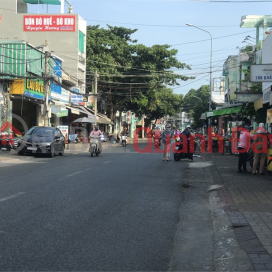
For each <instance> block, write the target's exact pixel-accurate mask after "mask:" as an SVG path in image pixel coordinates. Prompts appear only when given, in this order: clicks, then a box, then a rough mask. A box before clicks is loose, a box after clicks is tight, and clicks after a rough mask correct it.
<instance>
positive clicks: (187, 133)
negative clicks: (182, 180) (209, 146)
mask: <svg viewBox="0 0 272 272" xmlns="http://www.w3.org/2000/svg"><path fill="white" fill-rule="evenodd" d="M182 134H184V135H185V136H186V138H187V155H188V160H189V162H192V161H193V153H190V136H191V126H190V125H188V126H187V127H186V129H185V130H184V131H183V132H182Z"/></svg>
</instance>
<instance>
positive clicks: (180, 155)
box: [174, 138, 197, 161]
mask: <svg viewBox="0 0 272 272" xmlns="http://www.w3.org/2000/svg"><path fill="white" fill-rule="evenodd" d="M176 142H180V143H181V144H179V145H176V150H177V151H179V150H182V142H181V141H180V139H179V138H178V139H176ZM196 146H197V141H196V140H195V139H194V151H195V149H196ZM181 159H188V153H187V152H186V153H175V152H174V160H175V161H179V160H181Z"/></svg>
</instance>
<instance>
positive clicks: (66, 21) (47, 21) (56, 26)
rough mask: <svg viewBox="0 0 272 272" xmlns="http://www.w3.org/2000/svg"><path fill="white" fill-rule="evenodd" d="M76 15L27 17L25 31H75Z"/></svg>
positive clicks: (25, 17)
mask: <svg viewBox="0 0 272 272" xmlns="http://www.w3.org/2000/svg"><path fill="white" fill-rule="evenodd" d="M75 25H76V16H75V15H25V16H24V31H75V30H76V27H75Z"/></svg>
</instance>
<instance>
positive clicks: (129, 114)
mask: <svg viewBox="0 0 272 272" xmlns="http://www.w3.org/2000/svg"><path fill="white" fill-rule="evenodd" d="M127 124H128V125H130V124H131V111H128V112H127Z"/></svg>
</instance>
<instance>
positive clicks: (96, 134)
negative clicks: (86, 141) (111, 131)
mask: <svg viewBox="0 0 272 272" xmlns="http://www.w3.org/2000/svg"><path fill="white" fill-rule="evenodd" d="M101 134H102V132H101V131H100V129H99V128H98V126H95V127H94V128H93V131H92V132H91V133H90V136H99V146H98V149H99V150H100V152H102V144H101V140H100V135H101Z"/></svg>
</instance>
